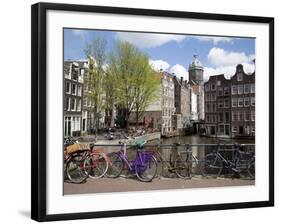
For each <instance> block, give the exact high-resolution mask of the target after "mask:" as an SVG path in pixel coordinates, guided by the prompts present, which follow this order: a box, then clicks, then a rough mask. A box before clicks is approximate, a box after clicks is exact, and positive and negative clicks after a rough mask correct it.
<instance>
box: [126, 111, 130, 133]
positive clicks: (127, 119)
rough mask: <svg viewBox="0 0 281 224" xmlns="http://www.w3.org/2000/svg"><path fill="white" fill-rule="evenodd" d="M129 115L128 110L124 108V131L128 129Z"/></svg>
mask: <svg viewBox="0 0 281 224" xmlns="http://www.w3.org/2000/svg"><path fill="white" fill-rule="evenodd" d="M129 117H130V113H129V111H128V110H126V113H125V122H126V131H128V130H129Z"/></svg>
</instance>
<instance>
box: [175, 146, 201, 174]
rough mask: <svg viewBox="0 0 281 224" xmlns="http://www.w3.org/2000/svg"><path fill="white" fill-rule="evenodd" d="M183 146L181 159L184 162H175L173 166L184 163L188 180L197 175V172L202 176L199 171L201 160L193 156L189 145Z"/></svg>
mask: <svg viewBox="0 0 281 224" xmlns="http://www.w3.org/2000/svg"><path fill="white" fill-rule="evenodd" d="M185 146H186V148H185V151H183V152H181V157H182V158H184V159H185V160H182V161H179V160H177V161H176V164H175V166H179V163H185V167H186V170H187V171H188V174H187V178H189V179H191V178H192V177H194V176H195V175H198V171H199V173H200V174H201V175H203V172H202V170H201V160H199V158H198V157H197V156H195V155H194V154H193V151H192V149H191V147H190V145H189V144H187V145H185Z"/></svg>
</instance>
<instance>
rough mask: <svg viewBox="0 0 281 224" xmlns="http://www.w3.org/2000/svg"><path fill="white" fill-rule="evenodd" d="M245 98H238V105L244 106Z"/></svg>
mask: <svg viewBox="0 0 281 224" xmlns="http://www.w3.org/2000/svg"><path fill="white" fill-rule="evenodd" d="M243 104H244V102H243V98H238V107H243Z"/></svg>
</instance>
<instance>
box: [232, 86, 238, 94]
mask: <svg viewBox="0 0 281 224" xmlns="http://www.w3.org/2000/svg"><path fill="white" fill-rule="evenodd" d="M231 94H232V95H236V94H238V87H237V86H236V85H235V86H231Z"/></svg>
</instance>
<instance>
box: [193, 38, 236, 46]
mask: <svg viewBox="0 0 281 224" xmlns="http://www.w3.org/2000/svg"><path fill="white" fill-rule="evenodd" d="M193 38H195V39H197V40H200V41H212V42H213V44H214V45H216V44H218V43H219V42H227V43H231V42H232V41H233V38H230V37H209V36H194V37H193Z"/></svg>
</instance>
